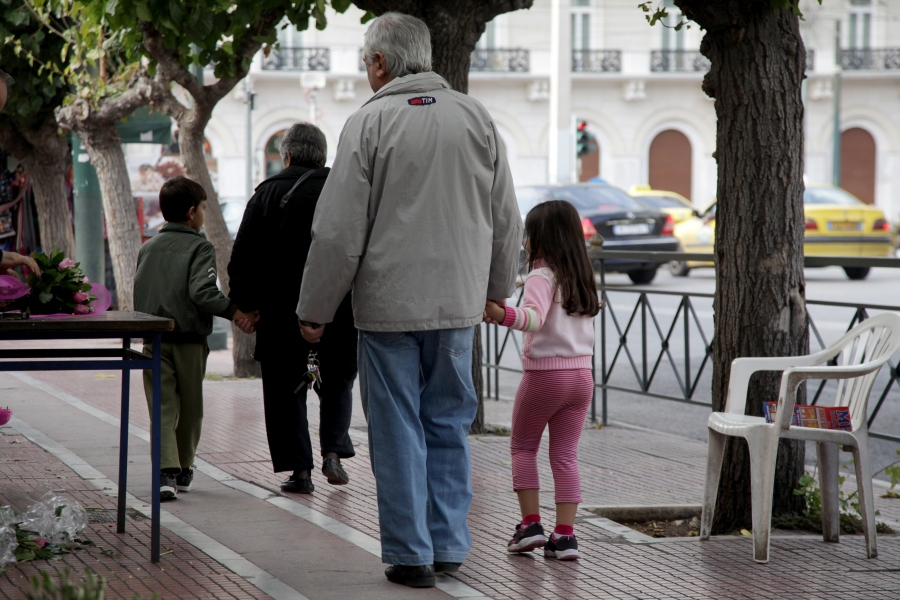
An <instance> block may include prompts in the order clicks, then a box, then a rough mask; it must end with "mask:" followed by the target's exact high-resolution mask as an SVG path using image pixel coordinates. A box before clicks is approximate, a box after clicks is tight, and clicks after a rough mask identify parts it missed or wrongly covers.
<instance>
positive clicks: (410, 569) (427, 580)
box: [384, 565, 434, 588]
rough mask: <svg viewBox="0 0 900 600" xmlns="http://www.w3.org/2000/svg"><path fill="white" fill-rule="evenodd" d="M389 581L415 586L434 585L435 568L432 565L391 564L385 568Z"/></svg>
mask: <svg viewBox="0 0 900 600" xmlns="http://www.w3.org/2000/svg"><path fill="white" fill-rule="evenodd" d="M384 574H385V575H387V578H388V581H392V582H394V583H399V584H401V585H408V586H409V587H414V588H426V587H434V568H433V567H432V566H431V565H416V566H409V565H391V566H389V567H388V568H387V569H385V570H384Z"/></svg>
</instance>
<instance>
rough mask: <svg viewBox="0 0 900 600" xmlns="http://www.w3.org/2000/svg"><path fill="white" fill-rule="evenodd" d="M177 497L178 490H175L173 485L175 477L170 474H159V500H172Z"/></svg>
mask: <svg viewBox="0 0 900 600" xmlns="http://www.w3.org/2000/svg"><path fill="white" fill-rule="evenodd" d="M177 497H178V490H177V489H176V484H175V476H174V475H172V474H171V473H160V474H159V499H160V500H174V499H175V498H177Z"/></svg>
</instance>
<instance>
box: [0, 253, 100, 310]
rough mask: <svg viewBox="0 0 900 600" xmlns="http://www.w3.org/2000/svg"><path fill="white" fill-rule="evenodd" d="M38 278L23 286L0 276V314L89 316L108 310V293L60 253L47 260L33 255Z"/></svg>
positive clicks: (4, 276)
mask: <svg viewBox="0 0 900 600" xmlns="http://www.w3.org/2000/svg"><path fill="white" fill-rule="evenodd" d="M33 257H34V260H35V262H37V264H38V266H39V267H40V269H41V274H40V275H37V274H35V273H32V274H31V276H30V277H29V278H28V283H27V284H25V283H23V282H22V281H21V280H19V278H18V277H13V276H10V275H0V310H7V311H8V310H21V311H25V310H26V309H30V310H31V314H34V315H63V316H65V315H90V314H98V313H101V312H104V311H105V310H107V309H108V308H109V304H110V296H109V291H108V290H107V289H106V288H105V287H104V286H102V285H100V284H96V283H93V284H92V283H91V282H90V280H88V278H87V277H85V276H84V273H83V272H82V271H81V269H80V268H78V265H79V263H76V262H75V261H73V260H72V259H71V258H67V257H66V255H65V254H63V253H62V252H56V251H55V252H53V253H52V254H51V255H50V256H47V255H46V254H43V253H41V252H35V253H34V255H33Z"/></svg>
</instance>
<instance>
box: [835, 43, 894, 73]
mask: <svg viewBox="0 0 900 600" xmlns="http://www.w3.org/2000/svg"><path fill="white" fill-rule="evenodd" d="M841 68H842V69H844V70H846V71H896V70H900V48H878V49H872V48H866V49H864V50H841Z"/></svg>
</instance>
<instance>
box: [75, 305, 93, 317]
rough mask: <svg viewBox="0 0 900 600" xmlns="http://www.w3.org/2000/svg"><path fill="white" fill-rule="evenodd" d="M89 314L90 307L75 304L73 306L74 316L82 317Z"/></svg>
mask: <svg viewBox="0 0 900 600" xmlns="http://www.w3.org/2000/svg"><path fill="white" fill-rule="evenodd" d="M89 312H91V307H90V306H86V305H84V304H76V305H75V314H76V315H84V314H87V313H89Z"/></svg>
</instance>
